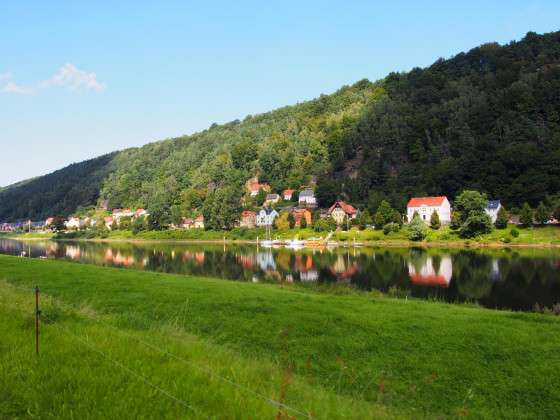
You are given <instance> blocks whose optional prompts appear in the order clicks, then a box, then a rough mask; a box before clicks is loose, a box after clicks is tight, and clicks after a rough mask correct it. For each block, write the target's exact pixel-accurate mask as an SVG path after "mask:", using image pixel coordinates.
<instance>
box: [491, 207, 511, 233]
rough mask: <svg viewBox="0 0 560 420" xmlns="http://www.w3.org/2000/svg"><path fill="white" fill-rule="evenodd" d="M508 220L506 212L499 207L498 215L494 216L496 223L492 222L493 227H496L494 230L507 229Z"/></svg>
mask: <svg viewBox="0 0 560 420" xmlns="http://www.w3.org/2000/svg"><path fill="white" fill-rule="evenodd" d="M508 220H509V214H508V212H507V210H506V209H505V208H503V207H500V210H498V215H497V216H496V221H495V222H494V226H495V227H496V229H505V228H507V224H508Z"/></svg>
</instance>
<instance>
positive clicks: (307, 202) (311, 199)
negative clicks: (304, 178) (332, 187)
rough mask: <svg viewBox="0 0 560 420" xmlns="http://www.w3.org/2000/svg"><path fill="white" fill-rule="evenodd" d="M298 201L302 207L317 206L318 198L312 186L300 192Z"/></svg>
mask: <svg viewBox="0 0 560 420" xmlns="http://www.w3.org/2000/svg"><path fill="white" fill-rule="evenodd" d="M298 202H299V205H300V206H301V207H316V206H317V199H316V198H315V193H314V192H313V190H312V189H311V188H306V189H304V190H302V191H301V192H300V193H299V199H298Z"/></svg>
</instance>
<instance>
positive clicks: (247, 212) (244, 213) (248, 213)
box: [241, 210, 257, 217]
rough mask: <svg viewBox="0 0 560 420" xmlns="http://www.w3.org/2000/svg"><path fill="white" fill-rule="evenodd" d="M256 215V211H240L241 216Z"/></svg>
mask: <svg viewBox="0 0 560 420" xmlns="http://www.w3.org/2000/svg"><path fill="white" fill-rule="evenodd" d="M256 215H257V213H255V212H254V211H251V210H243V211H242V212H241V217H253V216H256Z"/></svg>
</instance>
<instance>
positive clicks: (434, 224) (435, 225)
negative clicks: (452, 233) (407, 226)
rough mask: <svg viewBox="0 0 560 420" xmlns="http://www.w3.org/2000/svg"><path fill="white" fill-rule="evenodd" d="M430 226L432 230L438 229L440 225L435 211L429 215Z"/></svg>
mask: <svg viewBox="0 0 560 420" xmlns="http://www.w3.org/2000/svg"><path fill="white" fill-rule="evenodd" d="M430 227H431V228H432V229H434V230H438V229H439V228H440V227H441V222H440V221H439V214H438V213H437V211H435V210H434V211H433V212H432V215H431V216H430Z"/></svg>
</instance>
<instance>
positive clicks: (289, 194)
mask: <svg viewBox="0 0 560 420" xmlns="http://www.w3.org/2000/svg"><path fill="white" fill-rule="evenodd" d="M295 192H296V190H292V189H290V188H288V189H287V190H284V191H282V199H283V200H284V201H290V200H291V199H292V197H293V196H294V193H295Z"/></svg>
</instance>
